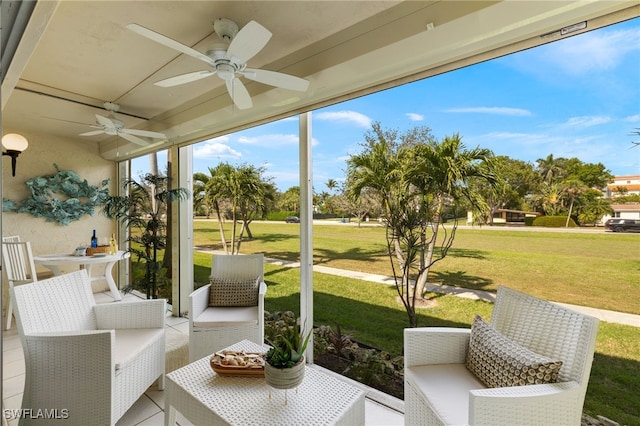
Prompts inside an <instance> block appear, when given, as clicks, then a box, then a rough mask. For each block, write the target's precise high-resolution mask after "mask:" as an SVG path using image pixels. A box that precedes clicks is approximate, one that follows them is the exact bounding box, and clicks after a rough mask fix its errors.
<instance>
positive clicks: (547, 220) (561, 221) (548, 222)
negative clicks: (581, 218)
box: [533, 216, 578, 228]
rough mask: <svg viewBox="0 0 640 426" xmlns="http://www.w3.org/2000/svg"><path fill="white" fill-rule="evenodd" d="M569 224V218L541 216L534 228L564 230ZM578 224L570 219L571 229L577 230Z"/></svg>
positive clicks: (535, 222) (534, 222)
mask: <svg viewBox="0 0 640 426" xmlns="http://www.w3.org/2000/svg"><path fill="white" fill-rule="evenodd" d="M566 224H567V216H540V217H537V218H535V220H534V221H533V226H544V227H547V228H564V227H565V225H566ZM576 226H578V225H576V223H575V222H574V221H573V219H569V228H575V227H576Z"/></svg>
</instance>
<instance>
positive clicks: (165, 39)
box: [127, 24, 214, 66]
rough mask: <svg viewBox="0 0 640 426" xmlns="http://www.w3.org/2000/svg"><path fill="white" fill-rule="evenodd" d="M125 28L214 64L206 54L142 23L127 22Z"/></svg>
mask: <svg viewBox="0 0 640 426" xmlns="http://www.w3.org/2000/svg"><path fill="white" fill-rule="evenodd" d="M127 28H129V29H130V30H131V31H133V32H135V33H138V34H140V35H141V36H143V37H146V38H148V39H150V40H153V41H155V42H156V43H160V44H162V45H164V46H167V47H170V48H171V49H174V50H177V51H178V52H180V53H184V54H185V55H189V56H191V57H192V58H196V59H200V60H201V61H204V62H206V63H208V64H209V65H211V66H214V62H213V60H212V59H211V58H210V57H208V56H207V55H205V54H203V53H200V52H198V51H197V50H195V49H192V48H190V47H189V46H186V45H184V44H182V43H179V42H177V41H175V40H173V39H171V38H169V37H167V36H164V35H162V34H159V33H157V32H155V31H152V30H150V29H148V28H145V27H143V26H142V25H138V24H128V25H127Z"/></svg>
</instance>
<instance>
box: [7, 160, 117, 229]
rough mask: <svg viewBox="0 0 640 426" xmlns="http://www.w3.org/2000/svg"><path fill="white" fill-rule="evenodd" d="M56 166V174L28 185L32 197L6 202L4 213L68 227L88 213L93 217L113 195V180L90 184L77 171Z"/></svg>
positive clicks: (30, 181) (34, 180)
mask: <svg viewBox="0 0 640 426" xmlns="http://www.w3.org/2000/svg"><path fill="white" fill-rule="evenodd" d="M53 166H54V167H55V168H56V173H54V174H51V175H45V176H36V177H33V178H31V179H29V180H27V181H26V182H25V185H27V187H28V188H29V192H30V193H31V197H30V198H26V199H24V200H22V201H13V200H8V199H3V200H2V210H3V211H5V212H15V213H31V214H32V215H33V216H35V217H42V218H44V219H45V220H46V221H47V222H57V223H59V224H60V225H68V224H69V223H71V222H73V221H75V220H79V219H80V218H81V217H82V216H84V215H85V214H88V215H90V216H93V214H94V213H95V208H96V207H97V206H100V205H101V204H103V203H104V200H105V199H106V198H107V197H108V196H109V190H108V188H107V185H108V184H109V179H104V180H103V181H102V182H101V183H100V186H94V185H89V183H88V182H87V181H86V179H85V180H83V179H81V178H80V176H78V174H77V173H76V172H74V171H72V170H60V169H59V168H58V165H57V164H54V165H53Z"/></svg>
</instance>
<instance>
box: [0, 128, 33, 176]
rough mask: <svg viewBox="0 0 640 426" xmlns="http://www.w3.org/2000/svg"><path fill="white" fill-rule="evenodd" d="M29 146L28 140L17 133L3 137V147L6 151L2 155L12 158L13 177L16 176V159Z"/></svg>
mask: <svg viewBox="0 0 640 426" xmlns="http://www.w3.org/2000/svg"><path fill="white" fill-rule="evenodd" d="M28 146H29V142H28V141H27V138H25V137H24V136H22V135H19V134H17V133H7V134H6V135H4V136H3V137H2V147H3V148H4V149H6V151H2V155H8V156H9V157H11V176H15V175H16V159H17V158H18V155H20V153H21V152H22V151H24V150H25V149H27V147H28Z"/></svg>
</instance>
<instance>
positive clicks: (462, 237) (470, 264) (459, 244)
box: [194, 221, 640, 425]
mask: <svg viewBox="0 0 640 426" xmlns="http://www.w3.org/2000/svg"><path fill="white" fill-rule="evenodd" d="M214 225H215V229H214ZM251 227H252V231H253V234H254V238H255V239H254V240H251V241H244V242H243V245H242V247H243V249H242V252H243V253H256V252H263V253H264V254H265V256H267V257H271V258H276V259H281V260H291V261H294V260H298V258H299V243H300V242H299V226H298V225H292V224H287V225H285V224H268V223H255V222H254V223H253V224H252V225H251ZM194 228H195V231H194V240H195V241H197V244H198V245H202V246H206V247H208V248H214V249H220V248H221V247H220V246H219V243H218V239H219V238H218V237H219V235H218V231H217V224H215V223H213V222H206V223H203V222H200V221H196V222H195V223H194ZM313 232H314V264H316V265H318V264H320V265H325V266H331V267H335V268H342V269H351V270H357V271H366V272H369V273H377V274H383V275H389V270H390V268H389V264H388V262H389V260H388V258H387V256H386V253H385V250H386V245H385V242H384V230H383V228H381V227H369V228H357V227H351V226H345V227H343V226H340V225H337V226H315V227H314V229H313ZM638 237H639V236H638V235H628V234H612V233H606V234H605V233H604V231H603V232H602V233H594V234H565V233H551V232H510V231H499V232H490V231H486V230H467V229H465V230H458V233H457V237H456V240H455V242H454V247H453V248H452V250H451V254H450V256H448V257H447V258H446V259H445V260H444V261H443V262H442V263H440V264H438V267H437V268H434V271H433V273H432V274H431V275H430V281H431V282H443V283H446V284H448V285H457V286H460V287H464V288H478V289H482V290H489V291H495V290H496V289H497V287H498V285H507V286H509V287H513V288H516V289H519V290H521V291H524V292H526V293H529V294H533V295H535V296H537V297H541V298H543V299H547V300H554V301H561V302H566V303H573V304H580V305H586V306H592V307H598V308H604V309H613V310H619V311H626V312H632V313H636V314H640V304H639V303H638V300H640V280H638V276H640V262H639V260H640V259H639V257H640V256H639V252H638V244H639V243H640V238H638ZM194 257H195V269H194V273H195V280H196V282H201V283H204V282H207V281H208V276H209V273H210V269H211V255H210V254H205V253H200V252H197V251H196V253H195V255H194ZM313 277H314V325H316V326H319V325H329V326H331V327H333V328H335V326H336V324H340V327H341V329H342V332H343V333H344V334H347V335H349V336H351V337H352V338H353V339H355V340H356V341H359V342H362V343H365V344H367V345H370V346H373V347H376V348H380V349H383V350H386V351H388V352H390V353H391V354H393V355H399V354H402V344H403V341H402V336H403V330H404V328H405V327H407V326H408V323H409V322H408V318H407V314H406V312H405V310H404V307H403V306H402V304H401V303H399V302H398V301H397V300H396V297H397V293H396V289H395V287H393V286H385V285H382V284H377V283H372V282H366V281H360V280H354V279H349V278H344V277H339V276H333V275H326V274H321V273H314V274H313ZM265 281H266V283H267V286H268V291H267V294H266V298H265V309H266V310H267V311H284V310H291V311H293V312H295V313H297V314H299V313H300V271H299V270H298V269H292V268H289V267H286V266H278V265H274V264H265ZM612 286H615V289H616V291H611V289H612ZM430 297H432V298H433V299H434V300H435V301H436V302H437V304H436V306H435V307H433V308H428V309H421V310H419V313H418V314H419V316H418V324H419V326H443V327H469V326H470V325H471V323H472V322H473V318H474V317H475V315H476V314H478V315H481V316H482V317H483V318H485V319H487V320H488V319H489V318H490V317H491V311H492V309H493V304H491V303H487V302H482V301H475V300H470V299H464V298H460V297H454V296H446V295H440V294H431V295H430ZM584 410H585V412H586V413H588V414H590V415H594V416H595V415H603V416H606V417H608V418H610V419H613V420H615V421H617V422H619V423H620V424H627V425H632V424H638V425H640V329H638V328H636V327H631V326H624V325H618V324H610V323H604V322H601V323H600V330H599V333H598V339H597V346H596V354H595V358H594V362H593V368H592V372H591V379H590V382H589V389H588V391H587V397H586V400H585V407H584Z"/></svg>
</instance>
